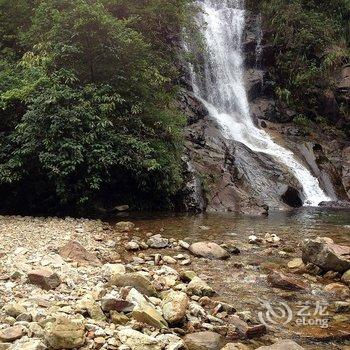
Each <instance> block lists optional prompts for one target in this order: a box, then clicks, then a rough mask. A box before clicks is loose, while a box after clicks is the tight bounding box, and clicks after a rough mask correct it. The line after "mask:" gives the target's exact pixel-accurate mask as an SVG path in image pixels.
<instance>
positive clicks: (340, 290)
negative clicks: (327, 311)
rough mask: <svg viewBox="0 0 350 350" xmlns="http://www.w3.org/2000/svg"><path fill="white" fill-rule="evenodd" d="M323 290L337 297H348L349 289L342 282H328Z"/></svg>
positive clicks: (349, 294)
mask: <svg viewBox="0 0 350 350" xmlns="http://www.w3.org/2000/svg"><path fill="white" fill-rule="evenodd" d="M324 290H325V291H326V292H328V293H332V294H335V295H337V296H339V297H344V298H346V297H348V296H350V289H349V287H347V286H346V285H344V284H342V283H330V284H327V285H326V287H325V288H324Z"/></svg>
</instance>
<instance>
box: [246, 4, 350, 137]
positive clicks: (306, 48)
mask: <svg viewBox="0 0 350 350" xmlns="http://www.w3.org/2000/svg"><path fill="white" fill-rule="evenodd" d="M249 6H250V7H251V8H252V9H254V10H260V11H262V14H263V19H264V27H265V38H264V40H265V41H266V43H265V44H266V45H267V47H268V48H269V50H268V51H269V52H268V55H269V56H268V59H267V60H268V62H267V63H268V74H269V79H268V81H267V84H270V87H271V88H272V90H273V91H274V93H275V96H276V97H277V98H278V99H279V101H280V103H282V104H284V105H285V106H287V107H289V108H291V109H293V110H295V111H296V112H297V113H298V115H297V116H296V117H295V118H294V120H295V122H297V123H299V124H301V125H303V126H306V127H307V126H308V125H309V124H310V122H312V121H313V122H317V123H318V125H322V126H323V127H324V128H326V129H328V130H329V129H330V126H337V127H338V129H339V130H341V131H342V132H343V133H348V134H349V133H350V120H349V115H350V107H349V99H348V98H347V97H346V96H343V95H342V93H341V92H340V91H338V89H337V88H338V87H337V82H338V79H339V75H340V74H341V69H342V67H344V66H345V65H347V64H349V63H350V1H349V0H334V1H327V2H324V1H321V2H320V1H315V0H260V1H250V2H249Z"/></svg>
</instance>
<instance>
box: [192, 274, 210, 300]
mask: <svg viewBox="0 0 350 350" xmlns="http://www.w3.org/2000/svg"><path fill="white" fill-rule="evenodd" d="M187 292H188V293H189V294H193V295H198V296H212V295H213V294H215V292H214V290H213V289H212V288H211V287H210V286H209V285H208V284H207V283H206V282H204V281H203V280H201V279H200V278H199V277H194V278H193V279H192V280H191V282H190V283H189V285H188V286H187Z"/></svg>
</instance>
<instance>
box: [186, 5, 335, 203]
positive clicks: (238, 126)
mask: <svg viewBox="0 0 350 350" xmlns="http://www.w3.org/2000/svg"><path fill="white" fill-rule="evenodd" d="M198 5H199V6H200V7H201V8H202V10H203V13H202V14H201V15H200V16H201V17H202V18H201V20H203V22H204V23H205V25H203V26H201V28H203V29H202V30H203V33H202V34H203V37H204V41H205V44H206V46H207V53H206V54H205V55H204V59H203V60H204V63H203V66H204V67H203V71H201V72H197V70H195V69H194V68H193V67H192V69H191V72H192V84H193V89H194V93H195V94H196V96H197V97H198V98H199V99H200V100H201V101H202V102H203V103H204V105H205V106H206V107H207V109H208V111H209V113H210V115H211V117H212V118H215V119H216V121H217V122H218V123H219V125H220V126H221V128H222V131H223V134H224V136H225V137H226V138H228V139H233V140H235V141H238V142H241V143H243V144H244V145H246V146H247V147H249V148H250V149H251V150H252V151H254V152H260V153H264V154H267V155H270V156H271V157H273V158H274V159H275V160H276V161H277V162H279V163H281V164H284V165H286V166H287V167H288V168H289V169H290V172H291V173H293V174H294V176H295V177H296V179H297V180H298V181H299V182H300V184H301V185H302V187H303V192H304V197H305V203H304V204H305V205H309V206H316V205H318V204H319V203H320V202H322V201H329V200H330V198H328V197H327V195H326V194H325V193H324V192H323V190H322V189H321V187H320V184H319V182H318V180H317V178H316V177H314V176H313V175H312V174H311V172H310V171H309V170H308V169H307V168H306V167H305V166H304V165H303V164H302V163H301V162H300V161H298V159H297V158H296V157H295V155H294V154H293V152H291V151H290V150H287V149H285V148H283V147H282V146H279V145H278V144H276V143H275V142H274V141H273V140H272V138H271V137H270V136H269V135H268V134H267V133H266V132H265V131H264V130H261V129H259V128H257V127H256V126H255V125H254V123H253V121H252V119H251V116H250V111H249V103H248V97H247V93H246V89H245V86H244V78H243V75H244V62H243V53H242V37H243V31H244V27H245V10H244V1H243V0H198Z"/></svg>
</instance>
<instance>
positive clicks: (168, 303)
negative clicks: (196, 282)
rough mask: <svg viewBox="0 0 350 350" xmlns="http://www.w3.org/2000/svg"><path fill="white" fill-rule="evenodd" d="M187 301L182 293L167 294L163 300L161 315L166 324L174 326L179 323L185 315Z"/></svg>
mask: <svg viewBox="0 0 350 350" xmlns="http://www.w3.org/2000/svg"><path fill="white" fill-rule="evenodd" d="M188 303H189V299H188V296H187V294H185V293H183V292H175V291H171V292H169V293H168V294H167V295H166V297H165V299H164V300H163V305H162V306H163V315H164V318H165V320H166V321H167V322H169V323H170V324H176V323H179V322H181V321H182V320H183V319H184V318H185V315H186V310H187V307H188Z"/></svg>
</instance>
